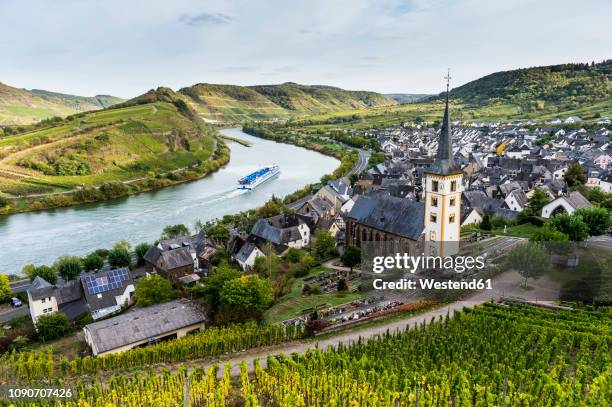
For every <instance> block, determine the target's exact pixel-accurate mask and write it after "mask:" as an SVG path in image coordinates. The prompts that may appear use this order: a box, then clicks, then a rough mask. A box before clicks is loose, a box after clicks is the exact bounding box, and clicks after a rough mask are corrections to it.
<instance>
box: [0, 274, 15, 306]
mask: <svg viewBox="0 0 612 407" xmlns="http://www.w3.org/2000/svg"><path fill="white" fill-rule="evenodd" d="M12 292H13V291H12V290H11V284H10V282H9V278H8V276H6V275H5V274H0V300H6V299H7V298H9V297H10V296H11V293H12Z"/></svg>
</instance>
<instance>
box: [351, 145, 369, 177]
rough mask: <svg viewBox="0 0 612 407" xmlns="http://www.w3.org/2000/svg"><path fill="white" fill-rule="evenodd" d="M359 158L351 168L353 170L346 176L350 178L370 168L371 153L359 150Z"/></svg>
mask: <svg viewBox="0 0 612 407" xmlns="http://www.w3.org/2000/svg"><path fill="white" fill-rule="evenodd" d="M358 151H359V158H358V159H357V163H355V165H354V166H353V168H351V170H350V171H349V172H348V174H346V175H347V176H350V175H352V174H360V173H361V172H363V170H365V169H366V167H367V166H368V160H369V159H370V152H369V151H366V150H358Z"/></svg>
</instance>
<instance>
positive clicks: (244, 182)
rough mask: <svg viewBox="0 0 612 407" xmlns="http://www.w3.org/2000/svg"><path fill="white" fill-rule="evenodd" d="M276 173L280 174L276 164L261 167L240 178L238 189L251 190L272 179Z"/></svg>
mask: <svg viewBox="0 0 612 407" xmlns="http://www.w3.org/2000/svg"><path fill="white" fill-rule="evenodd" d="M278 173H280V167H279V166H278V165H276V164H274V165H268V166H265V167H262V168H260V169H258V170H257V171H253V172H252V173H250V174H249V175H246V176H244V177H242V178H240V179H239V180H238V189H246V190H251V189H253V188H255V187H256V186H257V185H259V184H262V183H263V182H265V181H267V180H269V179H270V178H272V177H274V176H275V175H276V174H278Z"/></svg>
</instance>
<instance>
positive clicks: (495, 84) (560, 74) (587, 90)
mask: <svg viewBox="0 0 612 407" xmlns="http://www.w3.org/2000/svg"><path fill="white" fill-rule="evenodd" d="M610 95H612V59H609V60H606V61H603V62H600V63H594V62H593V63H578V64H561V65H550V66H540V67H533V68H522V69H515V70H511V71H503V72H496V73H493V74H490V75H487V76H483V77H482V78H480V79H477V80H474V81H471V82H468V83H466V84H465V85H462V86H459V87H457V88H454V89H452V90H451V92H450V97H451V98H452V99H459V100H461V101H462V102H464V103H469V104H475V105H490V104H495V103H510V104H515V105H519V106H521V107H523V108H524V109H525V110H529V111H533V110H544V109H547V108H549V107H551V105H553V106H554V107H556V108H557V109H568V108H572V107H579V106H582V105H585V104H590V103H593V102H597V101H601V100H606V99H610ZM440 96H442V95H440Z"/></svg>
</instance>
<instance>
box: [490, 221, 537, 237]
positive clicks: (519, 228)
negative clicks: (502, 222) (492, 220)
mask: <svg viewBox="0 0 612 407" xmlns="http://www.w3.org/2000/svg"><path fill="white" fill-rule="evenodd" d="M538 229H540V226H536V225H532V224H531V223H524V224H522V225H516V226H510V227H509V228H507V229H506V233H504V229H503V228H501V229H495V230H493V231H491V233H493V234H495V235H500V236H516V237H525V238H530V237H531V235H533V234H534V233H535V232H536V231H537V230H538Z"/></svg>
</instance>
